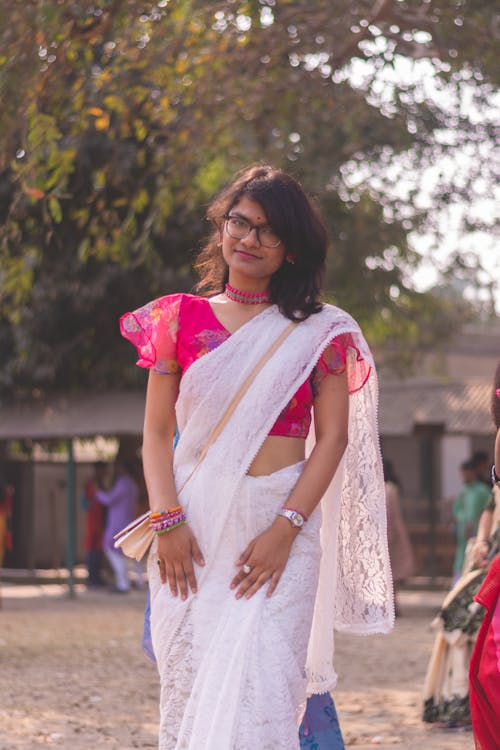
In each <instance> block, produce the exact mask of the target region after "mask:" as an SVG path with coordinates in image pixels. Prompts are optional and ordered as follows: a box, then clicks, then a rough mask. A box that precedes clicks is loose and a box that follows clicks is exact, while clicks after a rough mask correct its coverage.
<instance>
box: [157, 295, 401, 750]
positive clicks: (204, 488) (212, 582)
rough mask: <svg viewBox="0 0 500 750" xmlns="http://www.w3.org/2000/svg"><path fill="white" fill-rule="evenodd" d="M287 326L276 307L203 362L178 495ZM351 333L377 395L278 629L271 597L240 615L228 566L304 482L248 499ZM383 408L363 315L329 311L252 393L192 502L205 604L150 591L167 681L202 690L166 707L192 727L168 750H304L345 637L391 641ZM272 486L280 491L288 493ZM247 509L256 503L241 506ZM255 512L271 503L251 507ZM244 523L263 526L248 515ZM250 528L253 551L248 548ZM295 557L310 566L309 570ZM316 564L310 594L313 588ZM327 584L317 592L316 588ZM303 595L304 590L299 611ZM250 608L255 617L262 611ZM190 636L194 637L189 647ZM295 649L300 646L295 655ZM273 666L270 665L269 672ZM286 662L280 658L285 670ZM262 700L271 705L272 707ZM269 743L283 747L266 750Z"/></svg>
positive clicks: (302, 539) (301, 554)
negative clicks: (341, 634) (344, 633)
mask: <svg viewBox="0 0 500 750" xmlns="http://www.w3.org/2000/svg"><path fill="white" fill-rule="evenodd" d="M287 324H288V321H287V320H285V319H283V317H282V316H281V315H279V313H278V312H277V311H276V310H275V309H273V308H269V309H268V310H266V311H265V312H264V313H262V314H261V315H260V316H257V318H255V319H254V320H253V321H251V324H247V326H248V327H247V326H244V327H243V328H242V329H240V330H239V331H237V332H236V334H234V335H233V336H231V338H230V339H228V341H227V342H226V343H225V344H224V345H223V346H221V347H218V348H217V349H215V350H213V351H211V352H209V353H208V354H206V355H205V356H204V357H202V358H201V359H200V360H197V361H196V362H195V363H194V364H193V365H192V366H191V367H190V368H189V370H188V371H187V372H186V374H185V376H184V377H183V378H182V380H181V390H180V396H179V399H178V402H177V405H176V411H177V421H178V424H179V427H180V432H181V438H180V441H179V444H178V446H177V449H176V453H175V459H174V461H175V467H174V471H175V477H176V482H177V485H178V486H179V487H180V486H181V485H182V482H183V480H184V479H185V478H186V477H187V476H188V475H189V473H190V472H191V468H192V467H193V465H194V464H195V462H196V457H197V455H199V453H200V451H201V450H202V448H203V446H204V445H205V443H206V439H207V436H208V434H209V432H210V430H211V426H212V425H213V424H214V423H216V422H217V421H218V419H219V417H220V414H221V413H223V411H224V409H225V407H226V406H227V403H228V402H229V400H230V399H231V397H232V394H233V393H234V392H235V391H236V390H237V389H238V387H239V385H240V384H241V383H242V382H243V381H244V380H245V378H246V377H247V375H248V373H249V371H250V370H251V369H252V368H253V365H254V362H255V360H256V359H257V358H259V357H260V356H261V354H262V353H263V352H264V351H266V350H267V349H268V347H269V346H270V344H271V343H272V342H273V341H274V340H275V339H276V337H277V336H278V335H279V333H280V332H281V331H282V330H283V328H284V327H285V326H286V325H287ZM348 332H349V333H351V335H352V337H353V341H354V343H355V345H356V349H357V351H358V352H359V354H360V355H361V356H363V358H364V360H365V362H368V363H369V364H370V366H371V367H372V374H371V376H370V378H369V380H368V382H367V383H366V384H365V386H364V387H363V388H361V390H359V391H358V392H356V393H354V394H353V396H352V397H351V409H350V423H349V447H348V449H347V451H346V454H345V456H344V459H343V462H342V465H341V467H339V470H338V471H337V472H336V475H335V477H334V480H333V482H332V485H331V487H330V488H329V490H328V492H327V493H326V495H325V497H324V498H323V500H322V502H321V507H320V508H318V509H317V512H318V515H317V519H318V526H319V524H320V523H321V531H320V538H321V545H320V547H319V546H318V542H317V536H316V537H315V538H314V540H313V543H312V544H311V540H310V539H308V537H307V535H304V536H302V534H303V532H301V535H299V537H298V538H297V540H296V541H297V543H300V544H304V545H305V548H303V549H301V548H300V547H299V546H297V548H295V547H294V553H295V549H296V550H297V554H296V555H292V556H291V558H290V560H289V563H288V564H287V567H286V569H285V572H284V578H283V579H282V581H281V582H280V586H279V592H276V593H277V594H278V593H279V596H276V595H273V597H271V599H269V600H267V601H268V602H270V603H271V605H267V603H266V606H270V607H275V609H274V610H273V609H272V608H270V609H269V610H267V611H269V612H271V613H272V617H271V615H270V616H269V619H266V617H265V616H264V614H263V612H264V610H261V609H260V608H259V607H260V603H261V601H260V599H259V596H256V597H254V598H253V599H251V600H249V601H248V604H250V607H249V608H247V609H245V610H243V609H242V608H241V607H240V608H239V609H238V605H240V604H242V602H241V601H236V600H234V599H233V595H232V592H231V593H229V591H228V589H227V583H228V574H227V572H225V573H224V575H223V574H222V570H223V569H224V570H227V569H226V568H224V566H225V565H227V564H229V563H228V561H229V558H230V563H231V570H234V558H235V556H236V551H238V553H239V551H240V550H241V548H242V545H243V543H245V544H246V543H248V536H249V535H250V538H251V537H252V535H253V533H252V531H253V529H254V528H255V526H253V524H254V523H256V522H259V523H263V524H264V528H265V526H266V524H267V525H268V524H269V520H268V516H267V515H266V514H267V512H268V511H270V508H269V507H268V506H267V504H266V503H269V502H270V499H271V498H272V499H273V502H274V501H278V500H279V501H280V503H281V501H282V500H283V498H281V497H280V495H279V492H278V490H279V488H280V487H281V488H282V489H284V490H285V492H286V493H289V492H290V490H291V488H292V486H293V482H292V481H291V479H290V477H289V476H288V478H287V476H283V475H280V472H277V473H276V474H277V475H278V476H277V477H274V475H271V477H265V478H259V481H261V482H262V485H263V486H262V487H259V485H258V484H257V485H256V484H252V489H251V492H249V493H248V494H246V492H244V491H243V489H242V488H243V487H246V486H247V484H248V482H250V483H252V482H253V481H254V480H255V478H252V477H246V478H244V475H245V473H246V470H247V468H248V466H249V465H250V463H251V461H252V460H253V457H254V456H255V455H256V453H257V451H258V449H259V447H260V445H261V444H262V442H263V440H264V439H265V436H266V435H267V434H268V432H269V429H270V428H271V426H272V424H273V422H274V421H275V420H276V417H277V415H278V414H279V411H280V410H282V409H283V408H284V407H285V405H286V404H287V403H288V402H289V400H290V399H291V397H292V396H293V394H294V393H295V392H296V390H297V387H298V385H300V383H302V382H304V380H305V379H307V378H308V377H309V376H310V374H311V371H312V368H313V367H314V363H315V362H316V361H317V360H318V358H319V356H320V354H321V352H322V351H323V350H324V348H325V347H326V346H327V345H328V342H329V341H330V340H331V338H332V336H335V335H338V334H342V333H348ZM250 352H251V356H250ZM357 356H358V355H357V354H356V353H354V352H353V354H352V355H350V356H349V359H348V368H349V369H354V370H355V369H356V367H357ZM351 374H352V373H351ZM376 398H377V385H376V377H375V372H374V370H373V363H372V359H371V355H370V352H369V350H368V347H367V345H366V342H364V339H363V337H362V336H361V334H360V332H359V328H358V327H357V325H356V323H355V322H354V321H353V320H352V318H350V316H348V315H347V314H345V313H343V312H342V311H338V310H337V309H336V308H329V307H328V308H326V309H325V311H324V313H320V314H319V315H318V316H313V318H312V319H309V321H305V322H304V323H301V324H300V325H299V326H297V328H296V329H295V330H294V331H293V333H292V334H291V335H290V337H289V338H288V339H287V341H286V342H285V344H284V346H283V348H282V350H280V351H279V352H278V353H277V354H276V355H274V356H273V357H272V358H271V359H270V360H269V362H268V363H267V364H266V366H265V367H264V369H263V371H262V372H261V374H260V376H259V379H258V382H257V381H256V382H254V383H253V384H252V386H251V387H250V389H249V391H248V393H247V395H246V396H245V398H244V399H243V400H242V401H241V402H240V404H239V405H238V407H237V408H236V410H235V412H234V414H233V416H232V417H231V419H230V420H229V422H228V424H227V426H226V428H225V429H224V430H223V432H222V433H221V435H220V436H219V438H218V439H217V441H216V442H215V443H214V445H212V446H211V448H210V450H209V451H208V454H207V456H206V458H205V459H204V461H203V462H202V464H201V465H200V467H199V469H198V470H197V471H196V472H195V474H194V475H193V478H192V479H191V480H190V482H189V483H188V485H187V486H186V488H185V489H184V490H183V491H182V492H181V493H180V500H181V502H182V503H183V504H184V506H185V507H186V511H187V513H188V516H189V519H190V524H192V526H193V529H194V531H195V534H196V536H197V539H198V542H199V544H200V547H201V549H202V551H203V554H204V556H205V559H206V561H207V565H206V567H205V568H203V569H200V570H199V571H197V572H198V582H199V593H198V594H197V596H196V597H191V598H190V599H189V598H188V600H187V602H181V601H179V600H178V598H177V599H174V598H173V597H170V596H169V595H168V591H167V592H166V593H165V594H163V593H162V592H163V591H164V589H165V587H160V588H159V589H158V587H157V585H156V584H155V583H154V580H153V581H152V584H151V587H152V594H154V595H152V630H153V640H155V637H156V639H157V642H160V643H161V649H160V650H161V655H160V657H159V660H158V661H159V669H160V672H161V674H162V675H165V677H167V678H168V672H169V671H170V670H174V673H177V674H178V677H179V680H180V682H179V684H180V686H181V692H182V694H183V695H185V694H186V691H188V690H189V698H188V700H187V702H184V705H183V706H181V705H180V703H181V702H183V701H181V700H179V702H177V703H176V700H175V696H174V695H173V693H171V692H170V693H169V692H168V688H165V691H163V688H162V695H163V694H164V695H165V700H166V701H167V702H168V703H169V706H168V707H167V706H166V707H165V712H166V714H168V715H169V724H170V727H179V729H178V730H177V729H176V730H175V731H176V732H177V731H178V734H177V738H176V739H175V741H174V738H173V736H167V737H166V739H165V740H162V741H164V744H163V745H160V747H161V750H174V748H175V750H181V749H182V750H186V749H188V750H199V748H200V747H203V748H204V750H247V749H248V748H249V747H259V748H262V750H271V747H272V748H280V747H281V748H287V750H296V749H297V750H298V734H297V727H296V726H293V722H292V721H291V720H290V716H292V715H293V713H294V712H297V718H298V719H300V706H301V705H303V703H304V701H305V693H306V685H307V690H308V692H310V693H312V692H324V691H326V690H329V689H330V688H331V687H333V686H334V684H335V679H336V678H335V672H334V669H333V664H332V658H333V627H334V625H335V626H336V627H338V628H349V629H351V630H353V631H354V632H358V633H369V632H384V631H386V630H388V629H389V628H390V627H391V624H392V619H393V612H392V595H391V582H390V574H389V567H388V553H387V545H386V540H385V536H384V535H385V504H384V503H385V501H384V486H383V481H382V476H381V470H380V458H379V453H378V440H377V431H376ZM288 468H289V469H290V467H288ZM297 476H298V475H297V474H296V475H295V479H296V478H297ZM273 478H275V479H277V486H276V487H275V486H274V485H273ZM242 483H243V484H242ZM240 497H243V498H246V499H247V500H248V502H243V503H240V502H238V499H239V498H240ZM214 498H217V513H216V514H213V512H212V511H213V502H214ZM252 501H255V502H258V505H257V506H252V504H251V503H252ZM235 513H240V514H242V513H243V514H244V513H250V515H249V517H248V518H247V517H246V516H243V517H235V516H234V514H235ZM207 518H210V519H211V523H210V524H207V523H206V519H207ZM321 519H322V520H321ZM311 521H312V517H311V519H310V521H309V522H308V532H309V530H310V531H311V533H313V532H314V525H311V526H309V524H310V523H311ZM241 530H243V537H244V539H243V537H241V536H238V535H239V534H241ZM316 533H317V529H316ZM222 542H223V543H222ZM231 545H234V548H233V547H232V546H231ZM320 553H321V554H320ZM233 554H234V556H233ZM226 555H227V556H228V557H227V559H226ZM294 559H295V560H297V561H298V562H299V565H298V566H297V567H296V568H294V562H293V561H294ZM308 561H310V562H308ZM303 565H304V571H305V573H304V574H305V575H307V576H308V579H307V580H308V581H309V584H307V585H306V580H305V579H303V578H301V577H300V576H301V575H302V574H303V572H302V566H303ZM318 565H319V578H317V576H318ZM220 566H222V567H220ZM150 567H151V575H152V576H153V578H154V576H156V577H158V572H157V570H155V567H157V566H155V565H152V566H150ZM285 574H286V575H285ZM315 579H317V580H318V583H317V586H314V585H310V584H311V582H312V581H313V580H315ZM282 584H283V585H282ZM297 589H299V591H300V606H299V607H298V609H297V606H296V599H297ZM315 589H316V593H314V592H315ZM306 591H309V592H310V593H311V598H310V600H309V601H305V600H304V592H306ZM155 592H156V593H155ZM160 594H162V595H160ZM263 594H264V592H262V596H263ZM275 596H276V598H275ZM280 597H281V599H280ZM314 597H315V600H314ZM217 602H220V603H221V604H220V605H218V604H217ZM252 602H254V603H253V604H252ZM251 607H255V612H254V610H253V609H251ZM311 619H312V622H311ZM261 623H265V625H266V628H265V629H264V630H260V625H261ZM294 628H295V630H294ZM184 633H187V636H186V643H185V644H184V640H185V639H184ZM179 634H181V635H179ZM284 634H286V637H283V635H284ZM179 638H180V643H179ZM301 638H302V640H301ZM266 639H268V641H266ZM290 639H291V640H290ZM294 639H297V644H296V647H295V645H294ZM307 641H309V642H308V643H307ZM267 643H269V645H267ZM183 644H184V645H183ZM280 644H281V645H280ZM282 644H285V645H286V647H290V644H292V646H291V648H292V653H290V652H287V653H284V652H283V650H282V649H283V648H285V646H283V645H282ZM306 647H307V658H306V655H305V651H306ZM177 649H181V651H179V652H177ZM155 651H156V645H155ZM176 653H177V654H178V655H177V657H176V656H175V654H176ZM231 654H234V659H233V658H231ZM262 654H265V656H266V659H267V660H269V661H268V663H267V662H266V663H263V662H262V661H259V655H262ZM273 654H275V655H276V656H278V659H277V661H276V662H274V661H273ZM186 658H187V660H188V664H189V665H190V667H189V669H188V670H187V675H186V674H180V672H181V671H182V670H183V669H184V659H186ZM255 665H256V666H255ZM254 667H255V668H254ZM175 670H177V672H175ZM226 676H227V679H226ZM306 678H307V679H306ZM162 680H163V677H162ZM183 680H184V682H183ZM162 684H163V683H162ZM190 685H191V687H190ZM285 687H286V688H287V693H286V695H287V696H288V697H287V698H286V701H285V703H286V706H287V709H286V711H285V713H286V715H285V713H283V714H281V713H280V712H281V711H282V710H283V708H282V706H283V704H282V703H280V702H279V701H277V699H276V696H278V697H279V696H280V692H281V691H282V690H284V689H285ZM260 695H262V696H263V697H264V700H262V701H260V702H259V696H260ZM273 695H274V700H273ZM167 696H170V697H169V698H167ZM214 696H215V698H214ZM170 699H172V700H173V701H174V704H175V705H174V708H171V707H170V703H171V700H170ZM162 700H163V699H162ZM214 700H215V702H214ZM162 705H163V704H162ZM170 711H173V712H174V713H175V714H176V716H172V715H171V714H170V713H169V712H170ZM245 717H246V718H245ZM277 717H279V721H277ZM162 726H163V720H162ZM277 727H278V728H277ZM169 732H170V734H171V735H172V732H173V730H172V729H170V730H165V734H167V735H168V733H169ZM269 732H271V734H270V735H269V736H270V738H271V739H270V740H266V737H268V733H269ZM266 743H267V744H266ZM273 743H274V744H273Z"/></svg>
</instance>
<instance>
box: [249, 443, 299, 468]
mask: <svg viewBox="0 0 500 750" xmlns="http://www.w3.org/2000/svg"><path fill="white" fill-rule="evenodd" d="M305 452H306V441H305V440H304V438H295V437H283V436H281V435H268V437H267V438H266V439H265V440H264V442H263V444H262V446H261V448H260V450H259V452H258V453H257V455H256V456H255V458H254V460H253V462H252V464H251V466H250V468H249V470H248V474H250V476H252V477H260V476H264V475H266V474H272V473H273V472H275V471H279V469H284V468H285V466H290V465H291V464H296V463H298V462H299V461H303V460H304V458H305Z"/></svg>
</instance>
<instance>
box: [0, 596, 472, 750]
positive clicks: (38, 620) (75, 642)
mask: <svg viewBox="0 0 500 750" xmlns="http://www.w3.org/2000/svg"><path fill="white" fill-rule="evenodd" d="M76 589H77V592H76V597H75V598H74V599H69V598H68V596H67V594H66V593H65V591H64V587H61V586H56V585H44V586H32V585H24V586H21V585H12V584H7V585H4V586H3V608H2V609H1V610H0V750H36V749H37V748H47V747H54V748H59V749H62V750H94V749H96V750H104V749H105V748H113V749H115V750H118V749H119V750H132V748H144V749H145V748H154V747H156V746H157V743H156V731H157V701H158V686H157V675H156V671H155V668H154V666H153V665H151V664H150V662H148V661H147V659H146V658H145V657H144V656H143V655H142V652H141V649H140V645H139V641H140V633H141V627H142V615H143V607H144V600H145V594H144V592H141V591H133V592H132V593H130V594H129V595H126V596H123V595H116V594H114V595H113V594H110V593H106V592H100V591H99V592H96V591H87V590H86V589H85V588H84V587H83V586H80V585H78V586H77V587H76ZM441 598H442V594H441V593H439V592H422V591H418V592H417V591H405V592H402V595H401V605H402V613H403V616H402V617H401V618H399V619H398V620H397V624H396V627H395V629H394V631H393V632H392V633H391V634H390V635H388V636H369V637H364V638H360V637H356V636H348V635H341V636H338V638H337V670H338V673H339V676H340V680H339V687H338V689H337V690H336V691H335V694H334V698H335V702H336V705H337V710H338V712H339V718H340V723H341V726H342V731H343V733H344V738H345V742H346V746H347V748H355V750H368V749H369V748H370V749H371V748H373V747H378V748H381V750H383V749H387V750H389V749H390V750H400V749H402V748H405V750H417V749H418V750H420V748H422V750H423V749H424V748H425V750H472V749H473V746H474V743H473V739H472V736H471V733H470V732H465V731H463V730H462V731H456V730H455V731H444V730H439V729H435V728H432V727H429V726H427V725H425V724H423V723H422V722H421V721H420V703H421V699H420V693H421V687H422V681H423V677H424V672H425V668H426V663H427V659H428V657H429V653H430V650H431V644H432V640H433V633H432V631H431V630H430V628H429V622H430V620H431V619H432V617H433V615H434V613H435V611H436V609H437V607H438V605H439V602H440V601H441ZM200 750H203V749H202V748H200ZM255 750H257V749H255Z"/></svg>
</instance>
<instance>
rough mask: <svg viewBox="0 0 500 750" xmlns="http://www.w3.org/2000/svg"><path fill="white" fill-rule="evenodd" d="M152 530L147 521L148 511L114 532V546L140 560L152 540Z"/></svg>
mask: <svg viewBox="0 0 500 750" xmlns="http://www.w3.org/2000/svg"><path fill="white" fill-rule="evenodd" d="M153 537H154V532H153V530H152V528H151V525H150V523H149V511H148V512H147V513H144V514H143V515H142V516H139V517H138V518H135V519H134V520H133V521H132V522H131V523H129V525H128V526H125V528H124V529H122V530H121V531H119V532H118V534H115V535H114V537H113V539H115V547H116V548H120V549H121V551H122V552H123V554H124V555H127V557H132V558H134V559H135V560H142V558H143V557H144V555H145V554H146V552H147V551H148V549H149V547H150V545H151V542H152V541H153Z"/></svg>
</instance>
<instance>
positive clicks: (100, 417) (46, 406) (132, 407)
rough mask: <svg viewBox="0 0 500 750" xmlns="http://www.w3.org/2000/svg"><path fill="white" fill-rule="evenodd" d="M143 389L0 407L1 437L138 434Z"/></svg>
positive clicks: (14, 438)
mask: <svg viewBox="0 0 500 750" xmlns="http://www.w3.org/2000/svg"><path fill="white" fill-rule="evenodd" d="M144 397H145V394H144V391H121V392H115V393H101V394H94V395H83V394H82V395H71V396H70V395H65V396H60V397H58V398H53V399H50V400H47V401H43V402H30V403H24V404H14V405H6V406H3V407H0V440H22V439H26V438H31V439H32V440H49V439H61V438H72V437H81V438H85V437H93V436H95V435H110V436H114V435H139V434H141V432H142V425H143V421H144Z"/></svg>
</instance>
